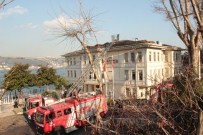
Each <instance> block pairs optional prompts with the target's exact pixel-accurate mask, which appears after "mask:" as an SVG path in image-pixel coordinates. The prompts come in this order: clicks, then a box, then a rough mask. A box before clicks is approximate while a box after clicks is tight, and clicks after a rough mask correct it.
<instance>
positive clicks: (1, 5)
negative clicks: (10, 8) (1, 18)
mask: <svg viewBox="0 0 203 135" xmlns="http://www.w3.org/2000/svg"><path fill="white" fill-rule="evenodd" d="M13 1H14V0H1V1H0V9H2V8H4V7H5V6H6V5H8V4H10V3H11V2H13Z"/></svg>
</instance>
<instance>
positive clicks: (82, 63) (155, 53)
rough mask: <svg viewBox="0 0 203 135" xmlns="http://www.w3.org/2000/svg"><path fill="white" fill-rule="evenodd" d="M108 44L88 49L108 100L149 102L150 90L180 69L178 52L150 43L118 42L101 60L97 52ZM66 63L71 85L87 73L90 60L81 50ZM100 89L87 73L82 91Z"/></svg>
mask: <svg viewBox="0 0 203 135" xmlns="http://www.w3.org/2000/svg"><path fill="white" fill-rule="evenodd" d="M110 44H111V43H106V44H103V45H95V46H91V47H89V50H90V52H91V54H92V56H93V59H95V61H97V63H98V65H97V71H98V73H99V74H100V77H101V79H102V80H103V84H104V89H105V92H106V94H107V95H108V96H111V97H114V98H115V99H116V98H122V99H123V98H129V97H136V98H137V99H147V98H149V95H148V91H149V89H150V86H152V85H154V84H157V83H161V82H162V81H165V80H167V79H170V78H171V77H173V76H174V75H175V74H177V73H178V72H179V69H180V68H181V48H179V47H175V46H171V45H166V44H160V43H158V42H156V43H155V42H153V41H146V40H141V41H129V40H125V41H117V42H115V43H113V45H112V46H111V48H110V50H108V51H107V53H106V55H105V56H106V57H105V58H104V59H103V60H102V59H97V58H98V57H99V56H100V52H99V51H98V48H99V49H105V48H106V47H107V46H108V45H110ZM63 56H64V57H65V59H66V62H67V63H68V64H67V65H68V66H67V74H68V81H69V82H71V83H74V82H76V81H77V79H78V78H79V77H80V76H81V75H82V74H83V72H86V71H87V68H88V67H89V60H88V57H87V55H86V54H85V52H84V50H79V51H75V52H70V53H67V54H65V55H63ZM96 89H99V86H98V82H97V80H96V77H95V75H94V73H93V72H91V71H90V72H89V73H88V75H87V76H86V79H85V83H84V85H83V91H84V92H86V91H94V90H96Z"/></svg>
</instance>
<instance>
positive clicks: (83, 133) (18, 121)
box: [0, 115, 91, 135]
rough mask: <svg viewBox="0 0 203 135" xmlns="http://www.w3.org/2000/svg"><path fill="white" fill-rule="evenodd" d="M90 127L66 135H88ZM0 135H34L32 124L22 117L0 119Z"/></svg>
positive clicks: (14, 116)
mask: <svg viewBox="0 0 203 135" xmlns="http://www.w3.org/2000/svg"><path fill="white" fill-rule="evenodd" d="M90 133H91V129H90V127H83V128H79V129H78V130H76V131H73V132H71V133H68V135H90ZM0 135H36V132H35V126H34V124H29V123H28V122H27V120H26V119H25V117H24V115H13V116H8V117H4V118H0Z"/></svg>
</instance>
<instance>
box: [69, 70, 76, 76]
mask: <svg viewBox="0 0 203 135" xmlns="http://www.w3.org/2000/svg"><path fill="white" fill-rule="evenodd" d="M68 77H75V78H76V77H77V74H76V70H68Z"/></svg>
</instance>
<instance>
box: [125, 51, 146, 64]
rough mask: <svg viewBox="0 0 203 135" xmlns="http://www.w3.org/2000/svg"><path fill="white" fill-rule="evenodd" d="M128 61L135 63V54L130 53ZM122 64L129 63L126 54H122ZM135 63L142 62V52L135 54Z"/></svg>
mask: <svg viewBox="0 0 203 135" xmlns="http://www.w3.org/2000/svg"><path fill="white" fill-rule="evenodd" d="M130 59H131V62H135V53H134V52H131V53H130ZM124 62H125V63H127V62H129V60H128V53H124ZM137 62H142V52H138V53H137Z"/></svg>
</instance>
